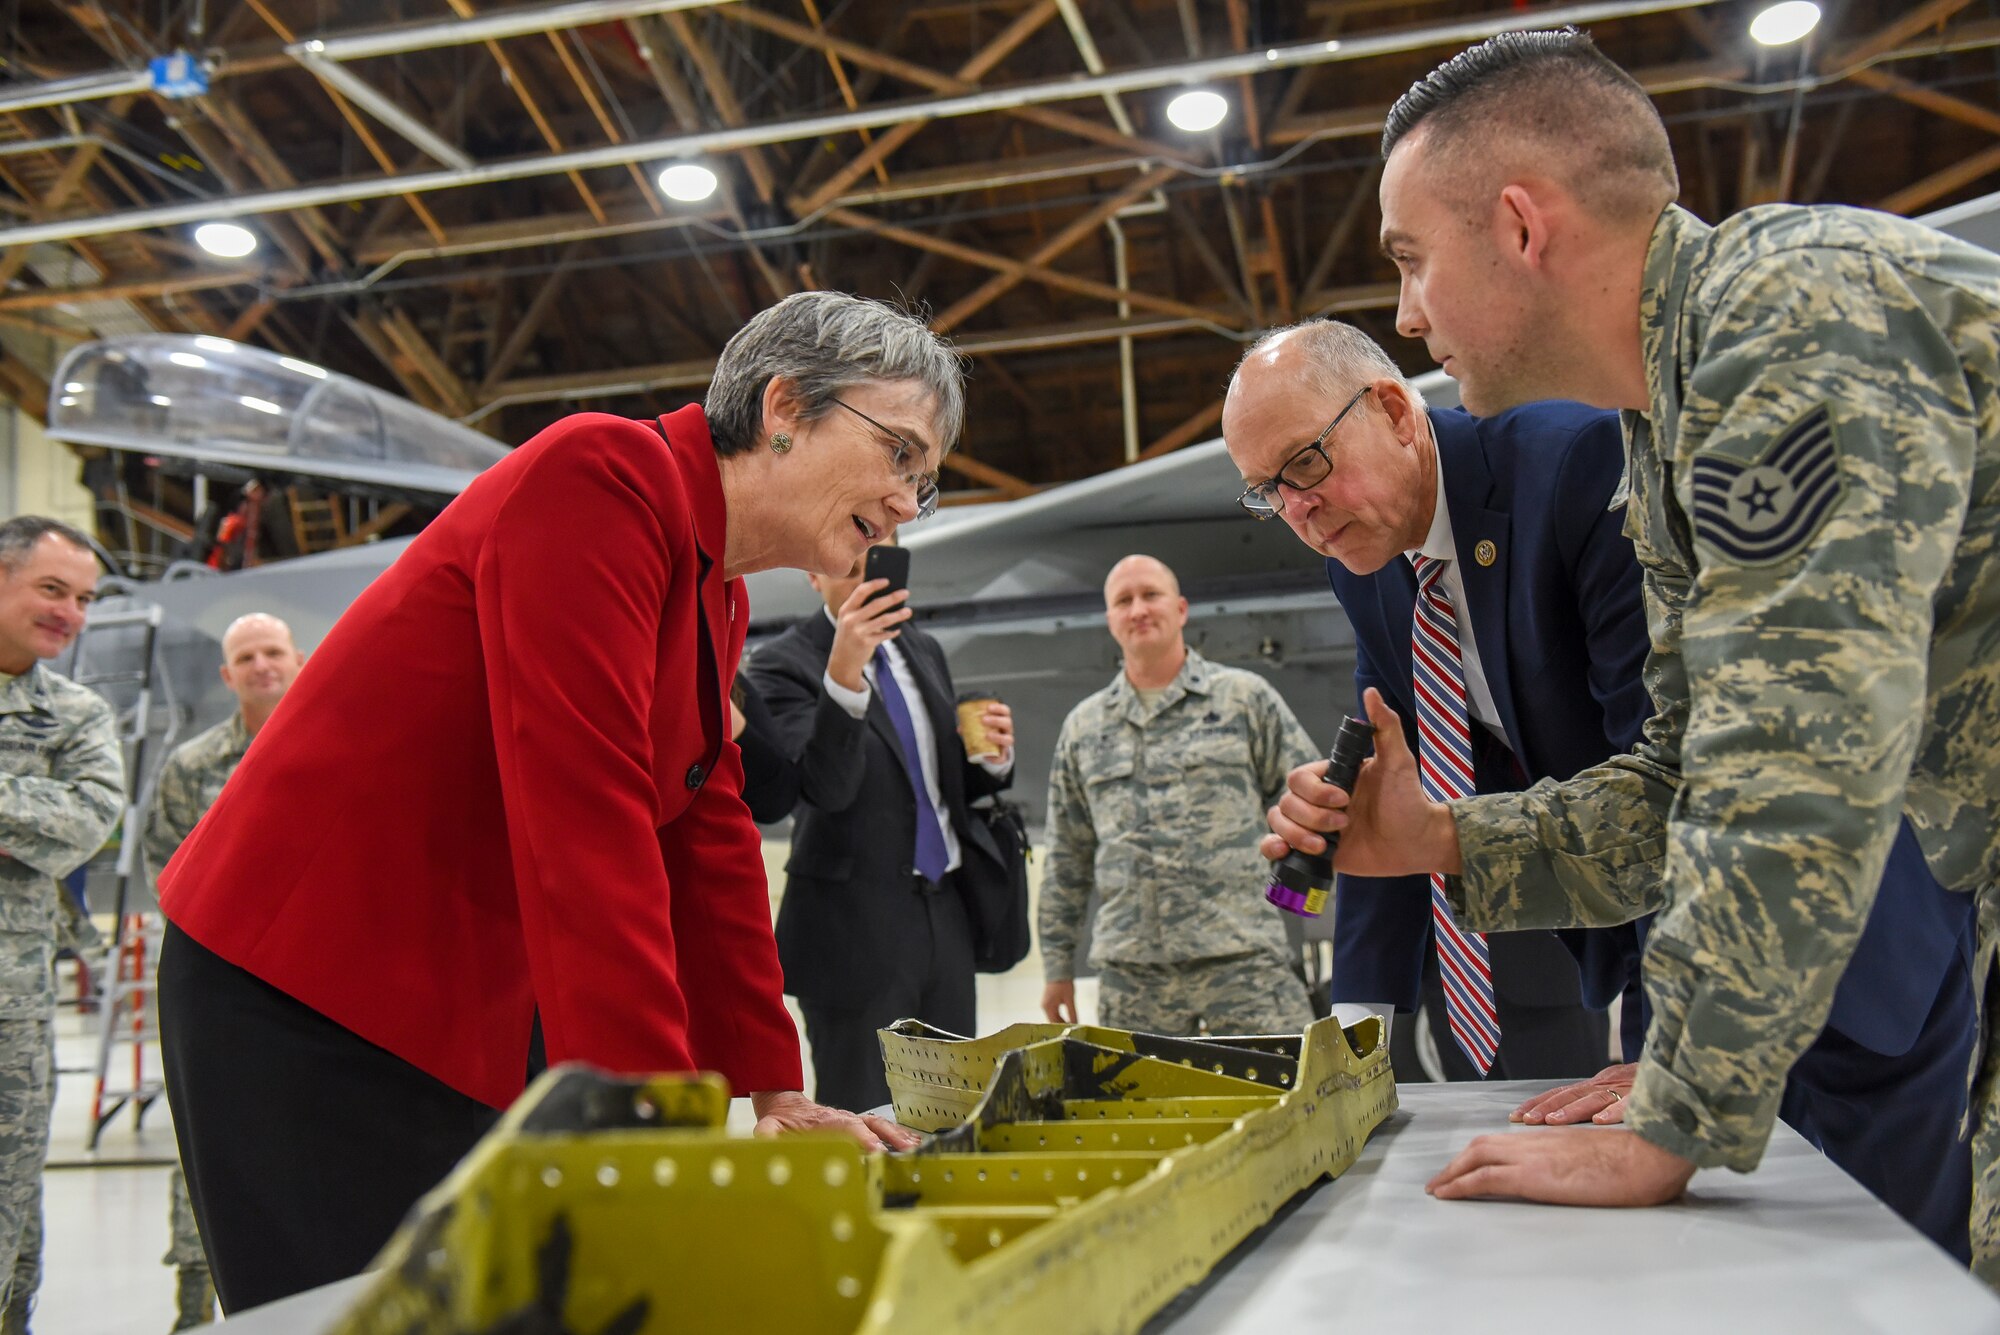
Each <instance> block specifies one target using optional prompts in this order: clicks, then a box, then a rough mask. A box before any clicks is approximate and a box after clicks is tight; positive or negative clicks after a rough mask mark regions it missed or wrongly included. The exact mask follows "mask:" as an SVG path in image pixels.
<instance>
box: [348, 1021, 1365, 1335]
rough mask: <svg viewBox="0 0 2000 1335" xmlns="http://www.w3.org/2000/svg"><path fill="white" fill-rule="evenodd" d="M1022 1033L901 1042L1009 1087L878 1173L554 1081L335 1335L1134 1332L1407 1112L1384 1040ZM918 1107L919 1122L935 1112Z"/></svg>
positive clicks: (906, 1029) (706, 1088)
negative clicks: (923, 1113) (1392, 1117)
mask: <svg viewBox="0 0 2000 1335" xmlns="http://www.w3.org/2000/svg"><path fill="white" fill-rule="evenodd" d="M1025 1028H1027V1029H1028V1030H1029V1032H1026V1033H1021V1032H1018V1031H1007V1033H1005V1034H1002V1035H995V1036H993V1037H991V1038H988V1039H981V1040H970V1041H967V1040H954V1039H951V1038H950V1037H948V1036H943V1035H936V1034H933V1033H929V1032H927V1031H923V1030H922V1029H921V1027H920V1026H911V1025H908V1024H905V1025H901V1026H898V1027H897V1030H896V1031H894V1032H891V1031H885V1033H884V1050H885V1054H887V1055H889V1058H890V1061H891V1064H892V1067H893V1066H894V1065H895V1064H897V1063H898V1062H899V1061H900V1062H901V1063H902V1064H903V1065H904V1067H905V1070H906V1073H907V1071H909V1070H920V1071H928V1072H932V1073H934V1074H935V1075H937V1076H938V1077H940V1078H942V1077H944V1076H951V1077H952V1078H958V1079H970V1078H975V1076H976V1075H977V1072H978V1070H979V1063H981V1062H983V1064H984V1069H985V1075H984V1084H983V1093H982V1094H981V1095H980V1096H979V1097H978V1098H977V1099H976V1100H975V1101H974V1103H973V1106H972V1108H971V1110H970V1113H969V1115H967V1116H965V1117H963V1118H961V1119H960V1120H959V1121H958V1122H956V1123H955V1124H953V1125H951V1126H950V1127H948V1128H946V1129H943V1130H941V1131H940V1133H939V1134H937V1135H936V1136H934V1137H933V1138H931V1140H930V1141H929V1142H928V1143H927V1144H926V1145H925V1146H924V1148H923V1149H921V1150H919V1151H917V1152H915V1153H912V1154H899V1155H886V1156H884V1155H878V1156H874V1157H872V1158H868V1157H864V1156H863V1155H862V1154H861V1152H860V1150H859V1148H858V1147H857V1146H856V1145H855V1144H854V1143H853V1142H852V1141H849V1140H846V1139H843V1138H838V1137H832V1136H826V1137H820V1136H793V1137H786V1138H784V1139H780V1140H758V1139H741V1138H732V1137H729V1136H727V1135H725V1134H724V1133H723V1131H722V1129H721V1127H722V1120H723V1116H724V1113H725V1111H726V1108H727V1095H726V1091H725V1089H724V1087H723V1086H722V1084H721V1082H720V1081H719V1080H717V1079H716V1078H715V1077H713V1076H704V1077H691V1078H668V1077H662V1078H656V1079H652V1080H644V1081H626V1080H614V1079H610V1078H608V1077H604V1076H602V1075H599V1074H596V1073H593V1072H589V1071H585V1070H581V1069H577V1068H571V1069H566V1070H561V1071H556V1072H552V1073H550V1074H549V1075H547V1076H545V1077H543V1079H542V1080H541V1081H539V1082H538V1083H537V1084H536V1085H535V1087H534V1088H533V1089H531V1090H530V1091H529V1092H528V1094H527V1095H525V1096H524V1097H523V1099H522V1100H521V1102H520V1103H519V1104H518V1105H517V1106H516V1108H515V1109H514V1110H513V1111H512V1112H510V1113H509V1114H508V1116H507V1117H506V1119H505V1120H504V1121H503V1122H502V1123H501V1125H500V1126H499V1127H498V1128H497V1129H496V1130H495V1131H494V1133H493V1134H492V1135H491V1136H489V1137H488V1138H487V1139H486V1140H485V1141H483V1142H481V1144H480V1146H479V1148H478V1149H476V1150H475V1151H474V1152H473V1154H472V1155H470V1156H469V1157H468V1158H467V1159H466V1161H465V1162H464V1163H463V1164H461V1165H460V1166H459V1168H458V1169H457V1170H456V1171H455V1172H454V1173H453V1174H452V1176H451V1177H450V1178H448V1179H447V1180H446V1181H445V1182H444V1183H443V1184H442V1185H441V1186H439V1187H438V1189H437V1190H436V1191H434V1192H432V1193H431V1194H430V1195H429V1196H428V1197H426V1198H425V1199H424V1201H423V1202H421V1203H420V1204H419V1206H418V1209H417V1211H416V1212H415V1214H414V1215H413V1216H412V1218H411V1220H410V1222H409V1223H408V1224H406V1225H405V1226H404V1228H403V1229H402V1231H401V1232H399V1233H398V1234H397V1236H396V1238H395V1239H394V1240H393V1241H392V1242H391V1243H390V1245H389V1247H388V1249H387V1250H386V1251H385V1252H384V1253H383V1255H382V1257H381V1258H380V1259H379V1262H378V1267H379V1270H378V1274H377V1276H376V1279H375V1281H374V1282H373V1283H372V1284H371V1285H370V1286H369V1287H368V1288H367V1289H366V1291H365V1292H364V1293H363V1295H362V1297H361V1298H360V1299H359V1300H357V1302H356V1304H355V1305H354V1307H353V1308H352V1309H351V1310H350V1311H349V1312H348V1313H347V1314H346V1315H345V1317H344V1318H343V1320H342V1322H341V1324H340V1325H339V1326H337V1327H336V1328H335V1329H336V1330H337V1331H338V1332H340V1335H392V1332H393V1333H394V1335H443V1333H444V1332H454V1333H464V1335H474V1333H481V1332H501V1331H506V1332H515V1333H517V1335H525V1333H526V1332H549V1333H550V1335H555V1333H557V1332H575V1333H576V1335H638V1333H639V1332H652V1331H657V1332H666V1331H673V1332H708V1331H716V1332H735V1331H756V1332H763V1331H771V1332H783V1333H784V1335H821V1333H822V1332H824V1333H825V1335H935V1333H936V1332H945V1331H948V1332H954V1333H956V1332H966V1333H967V1335H980V1333H982V1332H992V1335H1001V1332H1007V1333H1008V1335H1014V1333H1015V1332H1019V1331H1022V1330H1032V1331H1045V1332H1051V1333H1052V1335H1053V1333H1054V1332H1071V1331H1074V1332H1086V1333H1089V1335H1100V1333H1101V1335H1113V1333H1116V1335H1129V1332H1132V1331H1135V1330H1137V1329H1138V1328H1139V1327H1140V1326H1141V1325H1142V1324H1143V1323H1144V1322H1145V1321H1146V1319H1147V1318H1148V1317H1149V1316H1151V1315H1152V1314H1153V1313H1154V1312H1156V1311H1158V1310H1159V1308H1160V1307H1161V1306H1163V1305H1164V1304H1165V1303H1166V1302H1168V1301H1169V1300H1170V1299H1172V1298H1173V1297H1174V1295H1175V1294H1177V1293H1179V1292H1180V1291H1181V1290H1182V1289H1184V1288H1186V1287H1187V1286H1188V1285H1190V1284H1193V1283H1195V1282H1197V1281H1199V1280H1200V1279H1201V1278H1202V1277H1203V1276H1204V1275H1205V1274H1207V1273H1208V1271H1209V1269H1210V1268H1211V1267H1213V1266H1214V1265H1215V1264H1216V1262H1218V1261H1220V1260H1221V1259H1222V1258H1223V1257H1224V1256H1225V1255H1227V1254H1228V1252H1229V1251H1230V1250H1231V1249H1232V1248H1234V1247H1235V1246H1236V1245H1237V1244H1238V1243H1240V1242H1241V1241H1242V1240H1243V1239H1244V1238H1246V1237H1247V1236H1249V1235H1250V1233H1252V1232H1253V1231H1255V1230H1256V1229H1257V1228H1258V1227H1259V1226H1260V1225H1262V1224H1263V1223H1264V1222H1266V1221H1267V1220H1268V1219H1270V1217H1271V1216H1272V1214H1274V1213H1275V1212H1276V1211H1277V1209H1278V1208H1279V1207H1280V1206H1281V1205H1283V1204H1284V1203H1285V1201H1286V1200H1288V1199H1289V1198H1290V1197H1291V1196H1293V1195H1294V1194H1296V1193H1297V1192H1298V1191H1300V1190H1302V1189H1303V1188H1305V1187H1306V1186H1308V1185H1309V1184H1310V1183H1312V1182H1313V1181H1314V1180H1316V1179H1317V1178H1320V1177H1322V1176H1336V1175H1338V1174H1339V1173H1341V1172H1342V1171H1344V1170H1345V1169H1346V1168H1347V1167H1348V1166H1349V1165H1351V1164H1352V1163H1353V1162H1354V1158H1355V1156H1356V1154H1358V1153H1359V1151H1360V1148H1361V1145H1362V1143H1363V1142H1364V1141H1365V1140H1366V1139H1367V1137H1368V1134H1369V1132H1370V1131H1372V1130H1373V1129H1374V1128H1375V1127H1376V1126H1377V1125H1379V1124H1380V1123H1381V1122H1382V1120H1383V1119H1384V1118H1385V1117H1387V1116H1388V1115H1389V1113H1390V1112H1391V1111H1393V1110H1394V1108H1395V1106H1396V1092H1395V1084H1394V1081H1393V1080H1392V1079H1391V1077H1390V1074H1389V1061H1388V1050H1387V1045H1386V1042H1385V1041H1384V1035H1383V1032H1382V1029H1381V1026H1380V1024H1379V1022H1376V1021H1369V1022H1367V1023H1364V1024H1362V1025H1357V1026H1355V1027H1353V1028H1351V1029H1347V1030H1342V1029H1341V1027H1340V1026H1339V1025H1338V1024H1337V1023H1335V1022H1334V1021H1331V1020H1323V1021H1320V1022H1319V1023H1317V1024H1315V1025H1313V1026H1312V1027H1311V1028H1310V1029H1308V1030H1307V1031H1306V1033H1305V1034H1304V1035H1302V1036H1299V1037H1278V1038H1261V1037H1260V1038H1255V1039H1243V1040H1233V1039H1226V1040H1212V1041H1205V1042H1194V1041H1189V1040H1168V1039H1159V1038H1155V1037H1153V1036H1149V1035H1131V1034H1121V1033H1118V1032H1117V1031H1110V1030H1088V1031H1085V1030H1079V1029H1076V1028H1070V1029H1067V1030H1060V1029H1055V1027H1053V1026H1028V1027H1025ZM1045 1028H1047V1029H1050V1030H1053V1032H1051V1033H1048V1034H1043V1033H1040V1032H1037V1031H1040V1030H1043V1029H1045ZM1086 1034H1087V1037H1086V1036H1085V1035H1086ZM1002 1039H1005V1040H1006V1041H1008V1042H1010V1043H1013V1044H1014V1046H1013V1047H1011V1048H1002V1047H1000V1046H999V1045H998V1043H999V1041H1000V1040H1002ZM1183 1063H1185V1064H1183ZM1218 1063H1220V1064H1221V1065H1222V1066H1224V1067H1225V1071H1224V1072H1223V1073H1218V1072H1217V1071H1216V1070H1215V1069H1213V1068H1214V1067H1215V1065H1217V1064H1218ZM1253 1067H1254V1068H1255V1069H1256V1075H1255V1076H1254V1077H1252V1076H1251V1075H1250V1071H1251V1068H1253ZM1231 1072H1233V1074H1232V1073H1231ZM894 1087H895V1088H896V1090H897V1101H898V1108H899V1115H901V1110H902V1106H903V1104H904V1102H905V1099H906V1097H909V1098H914V1099H916V1100H917V1101H919V1102H921V1101H922V1100H923V1099H924V1098H926V1097H929V1096H930V1091H929V1089H928V1088H927V1087H926V1086H925V1085H924V1084H923V1082H922V1081H921V1080H917V1081H915V1082H911V1081H909V1080H908V1079H907V1078H905V1077H899V1078H898V1080H897V1082H896V1083H895V1086H894Z"/></svg>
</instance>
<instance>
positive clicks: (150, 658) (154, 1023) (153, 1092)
mask: <svg viewBox="0 0 2000 1335" xmlns="http://www.w3.org/2000/svg"><path fill="white" fill-rule="evenodd" d="M160 621H161V612H160V609H159V608H158V607H157V606H153V605H150V604H149V605H143V606H133V607H129V608H119V609H116V610H108V609H92V612H91V616H90V620H89V621H88V622H87V623H86V624H85V626H84V628H83V631H82V633H81V634H79V635H78V636H77V637H76V643H75V644H74V645H73V646H72V647H71V650H70V653H69V657H68V662H67V670H66V671H65V673H64V675H65V676H68V677H69V678H70V680H72V681H74V682H76V683H77V684H78V685H79V686H87V687H89V688H91V689H92V690H95V691H97V692H98V693H99V694H100V695H103V696H104V697H105V698H106V699H107V700H109V701H110V702H111V705H112V707H113V708H114V709H116V710H118V713H119V718H120V723H121V727H120V729H119V741H120V742H122V743H123V744H124V749H125V773H126V775H127V780H126V790H127V797H126V804H125V814H124V816H123V818H122V820H121V823H120V829H121V834H120V838H119V841H118V858H117V863H116V865H115V868H114V870H113V882H112V883H113V887H114V894H113V913H114V925H113V927H112V935H111V949H110V952H109V956H108V959H109V967H108V968H107V969H106V970H105V971H104V972H105V975H106V976H105V978H104V988H103V995H102V996H101V997H100V998H99V1000H98V1023H99V1031H98V1043H97V1068H96V1082H95V1084H94V1086H93V1088H92V1093H91V1100H90V1119H91V1130H90V1148H91V1149H93V1150H94V1149H96V1148H97V1142H98V1141H99V1140H100V1139H101V1138H102V1137H103V1135H104V1128H105V1126H106V1125H107V1124H108V1123H109V1122H110V1121H111V1119H112V1118H114V1117H116V1116H117V1115H118V1113H119V1112H120V1110H122V1109H123V1108H125V1107H126V1106H128V1105H129V1106H130V1107H131V1108H132V1109H133V1125H134V1127H137V1126H140V1125H142V1124H143V1123H144V1121H145V1116H146V1110H147V1109H148V1108H150V1107H151V1106H152V1104H153V1101H154V1100H155V1099H157V1098H159V1097H160V1095H161V1094H162V1093H164V1092H165V1086H164V1084H163V1083H162V1081H161V1078H160V1074H159V1063H158V1061H157V1060H155V1061H154V1062H152V1063H151V1068H150V1070H149V1066H148V1062H147V1059H146V1051H147V1047H148V1046H149V1045H157V1042H158V1039H159V1018H158V1013H157V1011H156V1010H155V1008H154V1006H153V1004H152V995H153V980H154V975H155V971H156V969H157V967H158V960H159V941H160V935H161V933H162V931H163V930H164V924H163V922H162V920H161V917H160V914H159V910H158V908H157V907H156V906H153V905H152V904H151V900H150V897H149V896H144V895H138V894H135V893H134V881H135V878H139V877H142V876H143V875H144V872H143V871H141V869H140V858H141V848H140V845H141V838H140V832H141V830H143V829H144V828H145V827H144V820H143V817H144V814H145V812H146V810H147V809H148V807H149V806H150V803H151V796H152V795H151V792H150V785H146V786H145V787H143V788H142V784H141V779H142V778H144V777H148V776H147V763H146V762H147V760H148V759H149V757H150V753H151V751H152V749H153V738H152V735H151V725H152V721H153V691H154V679H155V676H156V672H157V663H158V657H157V653H156V650H157V647H158V641H159V632H160ZM132 631H136V632H137V634H136V635H131V634H126V635H116V636H114V638H116V639H119V640H121V641H123V643H122V644H120V646H119V652H118V653H117V655H116V660H114V661H118V662H120V664H121V665H120V666H117V667H105V668H96V667H93V665H92V660H91V650H92V649H94V648H99V646H100V645H101V644H102V642H103V641H104V640H105V639H106V638H107V636H113V633H115V632H132ZM99 657H100V658H106V659H108V658H110V657H111V656H110V655H107V654H105V653H103V652H101V651H100V653H99ZM134 663H136V666H128V665H129V664H134ZM162 680H164V679H162ZM128 698H129V703H125V701H126V700H127V699H128ZM166 714H167V718H168V725H167V731H166V735H165V736H164V737H162V738H161V739H160V742H159V744H160V745H161V746H163V747H164V746H169V745H171V744H172V741H173V736H174V733H175V732H176V731H177V730H178V724H177V719H176V718H175V714H174V711H173V710H171V709H169V710H167V711H166ZM126 1047H129V1048H130V1049H131V1054H130V1055H131V1060H130V1064H129V1067H128V1066H127V1065H126V1064H125V1063H124V1062H123V1061H122V1060H120V1058H119V1050H120V1049H121V1048H126ZM114 1068H115V1069H116V1070H117V1071H118V1072H119V1074H118V1075H116V1076H114V1075H113V1071H114ZM128 1070H129V1076H127V1075H126V1074H125V1073H126V1071H128Z"/></svg>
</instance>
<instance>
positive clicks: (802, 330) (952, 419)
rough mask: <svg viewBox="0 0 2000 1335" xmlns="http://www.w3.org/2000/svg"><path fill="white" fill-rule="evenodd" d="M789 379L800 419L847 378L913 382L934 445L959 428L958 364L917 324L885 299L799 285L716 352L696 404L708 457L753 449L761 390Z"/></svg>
mask: <svg viewBox="0 0 2000 1335" xmlns="http://www.w3.org/2000/svg"><path fill="white" fill-rule="evenodd" d="M774 376H783V377H785V378H786V379H787V380H789V381H791V382H792V385H793V387H794V390H795V392H796V395H797V403H798V411H799V416H801V417H802V418H804V419H805V420H807V421H813V420H815V419H817V418H820V417H823V416H825V415H826V414H827V413H830V412H832V411H833V397H834V395H836V394H838V393H839V392H840V391H841V390H843V389H847V388H849V387H850V386H853V385H860V384H866V383H868V382H871V381H883V380H914V381H916V382H918V383H919V384H921V385H922V386H923V387H924V388H925V389H927V390H929V391H930V394H931V397H932V398H933V399H934V400H935V401H936V403H937V416H936V419H935V421H936V427H937V436H938V448H939V449H940V450H944V451H948V450H950V449H951V447H952V445H953V444H954V443H955V442H956V441H957V440H958V433H959V432H960V431H961V430H962V429H963V428H964V426H965V366H964V363H963V361H962V360H961V359H960V357H959V355H958V354H957V353H956V352H954V351H953V350H952V348H951V345H950V344H949V343H946V342H945V341H944V340H943V339H942V338H939V337H938V336H937V335H936V334H934V333H932V332H931V331H930V329H929V328H928V327H926V325H925V324H924V322H923V321H922V320H921V319H919V318H918V317H917V316H915V315H912V314H910V313H909V312H907V311H901V310H898V309H896V308H895V307H894V306H891V305H889V304H888V303H886V302H881V301H871V300H869V299H868V298H866V297H856V296H851V295H849V294H848V293H845V292H798V293H794V294H793V295H791V296H789V297H786V298H785V299H784V300H783V301H780V302H779V303H778V304H777V305H775V306H773V307H771V308H770V309H769V310H765V311H760V312H758V313H757V314H756V315H754V316H752V317H751V319H750V322H749V323H748V324H746V325H744V326H743V328H741V329H739V330H738V331H737V332H736V336H735V337H734V338H732V339H730V340H729V342H728V344H727V345H726V346H725V347H724V348H723V349H722V356H721V357H720V358H718V359H717V361H716V363H715V375H714V377H713V378H711V379H710V380H709V382H708V398H707V400H706V402H704V403H703V405H702V408H703V411H704V412H705V413H706V414H707V416H708V433H709V436H710V437H711V438H712V439H713V440H714V442H715V452H716V454H718V455H720V456H722V457H723V458H728V457H729V456H730V455H732V454H742V453H745V452H746V451H749V450H753V449H755V448H756V447H757V446H758V444H759V443H760V442H759V437H760V435H761V434H762V430H763V423H764V403H763V399H764V387H765V386H766V385H768V384H769V383H770V382H771V379H772V378H773V377H774Z"/></svg>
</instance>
